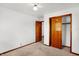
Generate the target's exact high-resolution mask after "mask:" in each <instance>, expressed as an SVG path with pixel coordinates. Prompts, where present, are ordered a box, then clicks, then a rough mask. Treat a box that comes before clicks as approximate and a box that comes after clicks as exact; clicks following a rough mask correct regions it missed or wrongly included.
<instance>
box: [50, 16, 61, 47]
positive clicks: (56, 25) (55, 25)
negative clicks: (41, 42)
mask: <svg viewBox="0 0 79 59" xmlns="http://www.w3.org/2000/svg"><path fill="white" fill-rule="evenodd" d="M51 46H53V47H55V48H62V17H53V18H52V19H51Z"/></svg>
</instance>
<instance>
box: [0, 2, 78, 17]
mask: <svg viewBox="0 0 79 59" xmlns="http://www.w3.org/2000/svg"><path fill="white" fill-rule="evenodd" d="M40 5H41V6H42V8H38V11H33V5H31V3H0V6H2V7H6V8H9V9H12V10H14V11H17V12H20V13H24V14H28V15H32V16H35V17H42V16H43V15H44V14H46V13H51V12H55V11H60V10H63V9H68V8H72V7H78V6H79V4H78V3H40Z"/></svg>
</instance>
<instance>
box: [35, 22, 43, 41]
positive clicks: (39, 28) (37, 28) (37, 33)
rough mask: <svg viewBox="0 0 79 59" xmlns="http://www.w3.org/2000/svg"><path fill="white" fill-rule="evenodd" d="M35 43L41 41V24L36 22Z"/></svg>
mask: <svg viewBox="0 0 79 59" xmlns="http://www.w3.org/2000/svg"><path fill="white" fill-rule="evenodd" d="M35 26H36V42H39V41H41V40H42V22H41V21H36V25H35Z"/></svg>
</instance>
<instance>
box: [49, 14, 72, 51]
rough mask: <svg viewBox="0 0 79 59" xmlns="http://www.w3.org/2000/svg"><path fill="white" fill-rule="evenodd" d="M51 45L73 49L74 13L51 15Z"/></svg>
mask: <svg viewBox="0 0 79 59" xmlns="http://www.w3.org/2000/svg"><path fill="white" fill-rule="evenodd" d="M49 23H50V24H49V25H50V31H49V32H50V35H49V39H50V40H49V45H50V46H52V47H55V48H61V49H66V50H69V51H70V52H71V51H72V14H67V15H61V16H56V17H51V18H50V19H49Z"/></svg>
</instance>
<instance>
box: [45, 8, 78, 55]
mask: <svg viewBox="0 0 79 59" xmlns="http://www.w3.org/2000/svg"><path fill="white" fill-rule="evenodd" d="M78 12H79V7H77V8H70V9H65V10H62V11H58V12H52V13H49V14H45V15H44V44H46V45H49V17H52V16H60V15H64V14H69V13H72V52H74V53H78V54H79V36H78V35H79V13H78Z"/></svg>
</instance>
